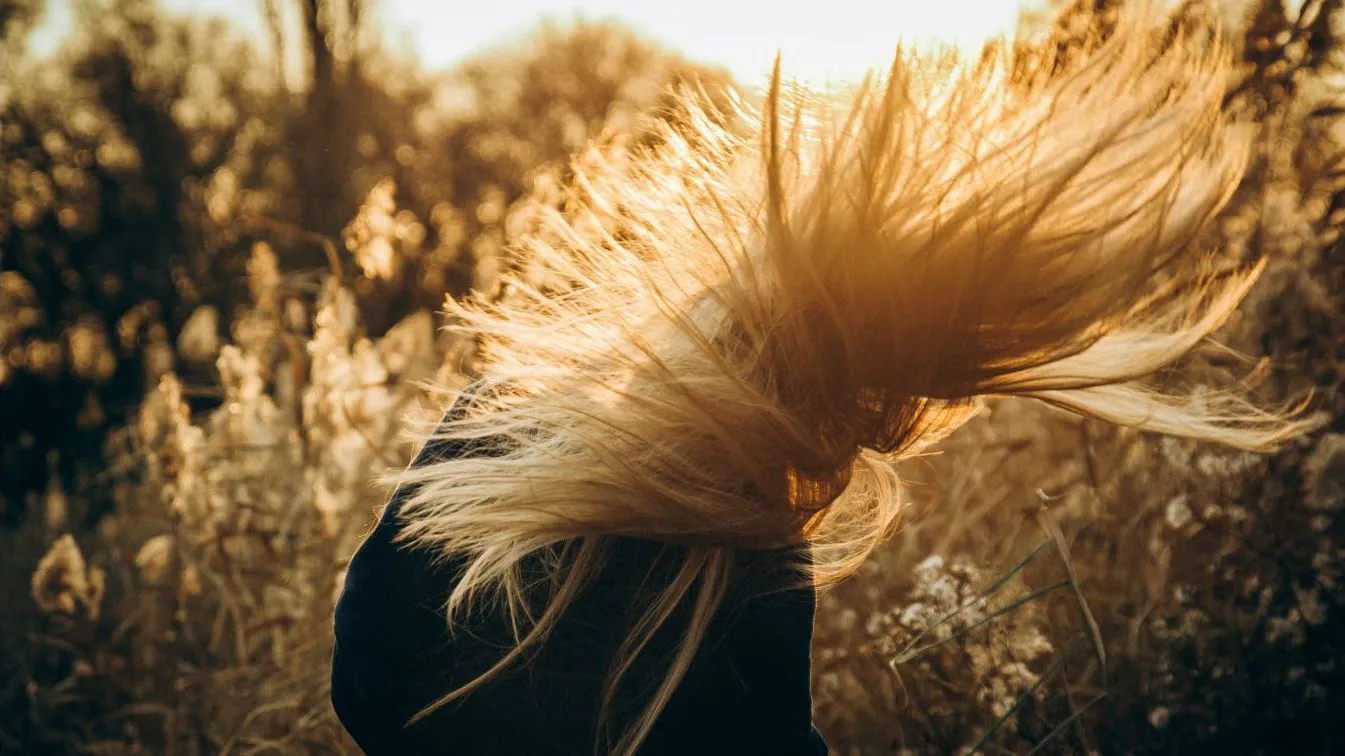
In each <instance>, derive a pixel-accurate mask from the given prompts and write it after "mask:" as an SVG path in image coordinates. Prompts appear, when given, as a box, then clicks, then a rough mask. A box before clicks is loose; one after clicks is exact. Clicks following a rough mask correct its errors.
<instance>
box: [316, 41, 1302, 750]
mask: <svg viewBox="0 0 1345 756" xmlns="http://www.w3.org/2000/svg"><path fill="white" fill-rule="evenodd" d="M1227 58H1228V56H1227V52H1226V50H1225V49H1224V48H1223V47H1222V46H1221V45H1220V44H1218V43H1217V42H1209V41H1199V40H1196V39H1191V38H1177V39H1175V40H1174V39H1172V38H1170V37H1169V38H1166V39H1164V40H1163V42H1162V43H1157V44H1156V43H1155V42H1154V36H1153V34H1152V27H1150V26H1149V25H1147V24H1146V22H1145V21H1144V19H1143V18H1141V17H1134V18H1132V19H1129V20H1123V21H1122V22H1121V24H1120V25H1119V27H1118V28H1117V30H1116V32H1115V34H1114V36H1113V37H1111V38H1110V40H1109V41H1107V42H1106V43H1105V44H1102V45H1100V46H1097V47H1096V48H1094V49H1093V50H1092V52H1090V53H1089V54H1088V55H1086V56H1084V57H1083V58H1082V59H1081V60H1078V61H1073V62H1069V63H1068V64H1067V63H1066V62H1065V61H1060V60H1051V59H1040V60H1036V61H1029V62H1027V63H1026V64H1024V62H1023V61H1018V62H1016V63H1014V64H1013V65H1011V66H1010V65H1005V63H1007V56H1003V55H1001V57H1000V58H999V59H995V58H994V57H993V56H989V57H986V58H983V59H982V60H981V61H980V62H979V63H978V64H977V65H976V66H975V67H972V68H964V67H960V66H958V65H955V64H954V63H953V62H952V61H949V60H939V61H924V62H921V61H916V60H914V59H912V58H909V57H907V58H899V59H898V61H897V63H896V64H895V65H894V66H893V68H892V69H891V71H890V72H889V75H888V76H887V78H886V81H885V82H884V83H883V85H881V86H866V87H864V88H862V89H861V91H859V92H858V93H857V95H856V96H855V98H854V104H853V106H852V107H850V108H849V109H848V110H846V111H844V112H838V113H833V112H831V111H829V110H828V109H827V107H826V105H825V104H824V103H821V102H820V101H812V100H810V99H809V98H807V97H806V96H804V95H802V94H798V93H795V94H793V95H790V96H789V97H788V98H787V97H786V96H785V95H784V94H782V92H781V87H780V78H779V73H778V71H777V73H776V75H775V76H774V77H773V79H772V86H771V89H770V92H769V93H768V95H767V97H766V100H765V108H764V113H763V116H762V117H761V119H760V122H761V127H760V128H759V129H758V130H757V132H756V133H755V137H756V138H755V139H753V138H747V137H742V136H741V135H740V134H737V133H735V132H733V131H731V130H730V129H729V128H727V127H722V126H721V125H719V121H717V120H716V119H714V118H712V117H710V116H709V115H708V114H707V113H706V112H705V111H703V110H701V109H699V108H698V107H697V106H696V105H695V103H694V101H692V100H691V99H690V98H687V112H686V114H685V115H684V116H683V117H681V118H679V119H677V120H676V121H675V123H673V124H671V125H670V126H668V127H667V128H666V129H665V130H664V131H663V133H662V134H661V137H662V141H661V142H660V144H659V145H658V146H656V147H654V148H652V149H651V150H649V151H648V152H647V153H645V154H642V155H640V156H639V157H638V158H637V159H636V160H634V161H629V162H623V161H621V160H618V159H608V158H604V157H603V156H602V155H601V154H597V152H596V151H595V154H594V155H590V156H588V158H586V160H585V161H582V162H581V164H580V165H579V166H578V167H577V171H578V176H577V178H576V181H575V186H576V190H575V195H574V197H573V198H572V199H573V202H572V207H570V208H568V209H567V210H568V213H567V214H566V215H565V216H563V217H562V216H561V215H559V214H557V215H555V216H554V217H550V218H549V219H548V220H547V223H546V224H545V225H544V226H543V228H541V229H540V230H539V231H538V232H537V233H536V234H534V235H533V236H532V237H531V238H530V239H529V241H528V242H527V244H526V245H525V246H526V250H525V251H526V252H527V253H528V256H529V259H532V260H535V261H537V262H538V265H539V266H541V268H542V269H544V270H545V271H546V274H547V275H548V276H549V279H547V280H545V281H538V280H532V279H530V278H529V277H528V276H526V275H523V274H520V275H518V276H515V277H513V278H512V279H510V281H509V283H508V287H507V288H508V290H509V292H508V295H507V296H505V297H504V298H503V299H502V300H501V301H497V302H482V301H471V302H467V303H450V310H451V311H452V314H453V315H455V316H456V317H457V319H458V321H459V323H460V325H458V326H455V327H456V328H457V329H458V330H460V331H462V332H464V333H467V334H470V335H472V336H473V337H476V338H477V339H478V340H479V342H480V343H481V344H482V345H483V346H482V355H483V368H482V378H481V379H480V380H479V381H478V382H477V383H476V384H475V385H474V386H473V388H472V389H471V390H469V391H468V392H465V394H464V395H463V396H462V397H461V398H460V399H459V401H458V402H457V404H456V405H455V407H454V408H453V410H452V411H451V412H450V414H449V416H448V417H447V418H446V419H445V421H444V422H443V424H442V425H441V426H440V427H439V429H438V430H437V431H436V433H435V434H434V436H433V438H432V440H431V442H430V443H429V444H428V445H427V446H426V447H425V449H424V451H423V452H422V453H421V454H420V456H419V457H418V458H417V460H416V462H415V463H414V464H413V465H412V466H411V467H410V468H409V469H408V470H406V471H405V472H404V473H402V474H400V475H399V476H397V478H396V481H397V482H398V483H399V484H400V487H399V488H398V491H397V493H396V494H395V495H394V497H393V499H392V501H391V503H390V505H389V506H388V507H387V509H386V511H385V512H384V513H383V516H382V518H381V519H380V521H379V524H378V526H377V527H376V528H375V530H374V532H373V533H372V534H371V535H370V536H369V538H368V540H367V541H366V542H365V543H364V544H363V546H362V547H361V548H360V550H359V552H358V553H357V554H356V555H355V557H354V558H353V560H352V561H351V564H350V567H349V571H348V576H347V579H346V585H345V589H344V593H343V595H342V598H341V601H340V604H339V606H338V608H337V616H336V643H337V645H336V652H335V656H334V666H333V678H332V679H333V686H332V698H333V702H334V704H335V706H336V710H337V713H338V714H339V716H340V717H341V721H342V722H343V723H344V724H345V726H346V727H347V729H348V730H349V731H350V733H351V734H352V735H353V736H354V738H355V740H356V741H357V742H358V743H359V744H360V745H361V747H363V748H364V749H365V750H366V751H367V752H369V753H371V754H375V755H377V754H400V753H464V754H497V753H498V754H512V753H520V754H590V753H604V754H605V753H615V754H622V755H626V754H633V753H640V754H782V755H788V754H814V753H825V752H826V747H825V745H824V744H823V743H822V740H821V738H820V737H819V736H818V735H817V733H816V732H815V731H814V730H813V728H812V727H811V719H810V700H809V692H808V667H809V640H810V634H811V622H812V615H813V606H814V593H813V592H814V589H815V586H818V585H822V584H826V583H830V582H834V581H836V580H838V579H841V578H843V577H846V576H847V575H849V574H851V573H852V572H853V571H854V570H855V568H856V567H857V566H858V565H859V564H860V563H862V561H863V560H864V558H865V557H866V556H867V555H868V553H869V552H870V551H871V550H872V549H873V548H874V546H876V545H877V544H878V543H879V542H881V541H882V539H883V538H884V537H886V535H888V534H889V533H890V532H891V530H892V528H893V527H894V525H895V523H896V521H897V518H898V513H899V509H898V504H897V500H896V495H895V491H896V478H895V474H894V473H893V468H892V464H893V463H894V462H896V461H898V460H900V459H902V458H904V457H906V456H909V455H910V454H911V453H913V452H914V451H916V450H918V449H920V448H922V447H924V446H926V445H928V444H929V443H932V442H933V441H936V440H938V439H939V438H941V437H943V436H944V435H946V434H947V433H948V432H950V431H952V430H953V429H955V428H956V427H957V426H958V425H959V424H960V423H961V422H963V421H964V420H965V419H966V418H967V417H968V416H969V415H970V414H971V412H972V411H973V410H974V408H975V407H976V403H977V402H978V401H979V399H980V398H981V397H983V396H1021V397H1028V398H1032V399H1036V400H1039V401H1043V402H1046V403H1048V404H1051V405H1053V406H1055V407H1058V408H1061V409H1063V410H1067V411H1070V412H1074V413H1077V414H1080V415H1083V416H1087V417H1093V418H1100V419H1104V420H1108V421H1111V422H1116V423H1121V424H1125V425H1129V426H1134V427H1138V428H1144V429H1148V430H1153V431H1158V432H1162V433H1169V434H1175V435H1181V436H1187V437H1193V438H1200V439H1206V440H1212V441H1217V442H1222V443H1226V444H1230V445H1233V446H1237V447H1240V448H1244V449H1252V450H1267V449H1270V448H1273V447H1274V446H1275V445H1276V444H1278V443H1279V442H1281V441H1283V440H1284V439H1286V438H1288V437H1290V436H1292V435H1294V434H1296V433H1299V432H1301V431H1302V430H1304V428H1305V426H1304V424H1303V423H1301V422H1296V421H1293V420H1290V419H1287V418H1286V416H1285V415H1284V414H1282V413H1274V412H1267V411H1262V410H1259V409H1257V408H1255V407H1253V406H1252V405H1251V404H1250V403H1249V402H1248V401H1247V400H1246V399H1245V398H1243V397H1241V396H1239V395H1238V394H1237V393H1236V392H1235V391H1231V390H1230V391H1226V392H1223V393H1220V392H1217V391H1208V390H1206V391H1202V392H1201V393H1200V395H1199V401H1196V400H1195V398H1194V396H1188V397H1183V396H1181V395H1178V394H1170V393H1165V392H1164V391H1163V390H1161V388H1160V387H1158V386H1156V385H1153V384H1150V383H1145V382H1144V379H1145V378H1146V377H1147V376H1150V375H1151V374H1153V373H1155V372H1156V371H1158V370H1160V369H1163V368H1166V367H1169V366H1170V365H1172V364H1173V363H1174V362H1176V361H1177V360H1178V359H1180V358H1181V357H1183V356H1185V355H1187V354H1188V353H1190V352H1191V351H1192V350H1193V349H1194V348H1195V347H1197V346H1198V345H1199V344H1200V343H1201V342H1202V341H1203V340H1204V339H1205V338H1206V337H1207V336H1208V335H1209V334H1210V333H1211V332H1212V331H1213V330H1214V329H1215V328H1217V327H1218V326H1219V324H1220V323H1221V322H1223V320H1224V319H1225V318H1226V317H1227V316H1228V315H1229V314H1230V313H1231V312H1232V311H1233V309H1234V308H1235V307H1236V305H1237V303H1238V302H1239V300H1240V299H1241V298H1242V297H1243V296H1244V295H1245V294H1246V292H1247V290H1248V288H1249V287H1250V286H1251V284H1252V282H1253V281H1254V280H1255V278H1256V275H1257V273H1258V272H1259V270H1260V267H1259V266H1253V267H1251V268H1247V269H1225V270H1222V271H1218V272H1215V271H1213V270H1212V269H1211V267H1210V266H1209V265H1208V263H1209V262H1210V260H1211V259H1212V258H1210V257H1209V256H1206V255H1202V254H1200V250H1199V249H1198V247H1197V244H1196V242H1197V240H1198V238H1199V236H1198V235H1199V232H1200V231H1201V229H1202V228H1203V227H1204V226H1205V225H1206V224H1207V222H1208V221H1209V220H1210V219H1211V218H1212V217H1213V216H1214V215H1215V214H1216V213H1217V212H1218V211H1219V210H1220V209H1221V208H1222V207H1223V205H1224V204H1225V203H1226V201H1227V199H1228V198H1229V196H1230V195H1231V193H1232V191H1233V189H1234V188H1235V187H1236V185H1237V183H1238V181H1239V178H1240V176H1241V173H1242V171H1243V169H1244V166H1245V163H1246V158H1247V155H1248V147H1249V140H1248V132H1247V131H1246V130H1245V129H1243V128H1241V127H1239V126H1237V125H1235V124H1233V123H1231V121H1230V118H1229V116H1227V115H1226V114H1225V113H1224V112H1222V110H1221V99H1222V95H1223V92H1224V91H1225V85H1226V82H1227V79H1228V76H1229V68H1228V62H1227ZM931 72H932V73H931ZM786 100H788V102H786ZM785 105H789V106H791V110H792V112H791V113H789V118H788V121H787V123H785V124H783V125H782V123H781V120H782V119H781V112H780V111H781V109H782V107H783V106H785Z"/></svg>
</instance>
